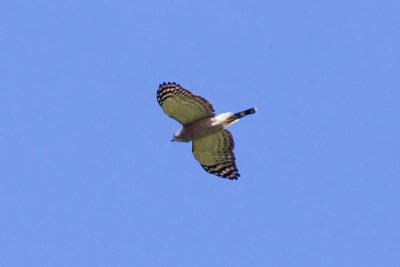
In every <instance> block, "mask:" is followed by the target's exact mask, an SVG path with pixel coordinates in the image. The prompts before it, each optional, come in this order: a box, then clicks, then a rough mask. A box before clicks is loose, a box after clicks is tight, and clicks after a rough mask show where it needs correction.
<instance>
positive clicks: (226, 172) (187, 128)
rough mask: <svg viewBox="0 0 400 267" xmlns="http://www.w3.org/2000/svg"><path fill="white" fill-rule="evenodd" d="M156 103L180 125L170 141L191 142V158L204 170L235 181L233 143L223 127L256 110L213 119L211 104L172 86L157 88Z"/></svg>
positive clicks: (174, 85) (236, 172) (237, 175)
mask: <svg viewBox="0 0 400 267" xmlns="http://www.w3.org/2000/svg"><path fill="white" fill-rule="evenodd" d="M157 101H158V103H159V104H160V106H161V108H162V109H163V110H164V112H165V113H166V114H167V115H168V116H169V117H171V118H173V119H175V120H177V121H178V122H179V123H181V124H182V128H181V129H180V130H178V131H176V132H175V133H174V135H173V137H172V140H171V141H177V142H190V141H192V153H193V156H194V157H195V158H196V160H197V161H198V162H199V163H200V165H201V166H202V167H203V169H204V170H206V171H207V172H209V173H211V174H215V175H217V176H219V177H222V178H228V179H231V180H237V179H238V177H239V176H240V174H239V172H238V169H237V168H236V163H235V154H234V153H233V148H234V146H235V143H234V141H233V137H232V134H231V133H230V132H229V131H228V130H226V129H225V127H227V126H229V125H231V124H232V123H235V122H237V121H238V120H239V119H240V118H242V117H244V116H247V115H250V114H253V113H255V112H256V111H257V108H250V109H247V110H245V111H242V112H238V113H232V112H226V113H222V114H219V115H218V116H215V114H214V107H213V106H212V105H211V103H210V102H208V101H207V100H206V99H204V98H203V97H201V96H196V95H194V94H193V93H192V92H190V91H189V90H186V89H185V88H183V87H181V86H180V85H179V84H177V83H171V82H168V83H165V82H164V83H162V84H160V86H159V89H158V91H157Z"/></svg>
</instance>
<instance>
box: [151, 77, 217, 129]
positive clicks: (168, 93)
mask: <svg viewBox="0 0 400 267" xmlns="http://www.w3.org/2000/svg"><path fill="white" fill-rule="evenodd" d="M157 101H158V103H159V104H160V106H161V107H162V109H163V110H164V112H165V113H166V114H167V115H168V116H170V117H171V118H173V119H175V120H177V121H179V122H180V123H181V124H182V125H185V124H187V123H191V122H195V121H197V120H199V119H202V118H207V117H213V116H215V114H214V108H213V106H212V105H211V103H210V102H208V101H207V100H206V99H204V98H202V97H201V96H196V95H194V94H193V93H192V92H190V91H189V90H186V89H185V88H182V87H181V86H180V85H179V84H176V83H163V84H160V87H159V89H158V91H157Z"/></svg>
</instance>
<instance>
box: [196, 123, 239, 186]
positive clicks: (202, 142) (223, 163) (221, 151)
mask: <svg viewBox="0 0 400 267" xmlns="http://www.w3.org/2000/svg"><path fill="white" fill-rule="evenodd" d="M234 146H235V143H234V142H233V137H232V134H231V133H230V132H229V131H228V130H222V131H220V132H218V133H216V134H213V135H210V136H207V137H204V138H201V139H197V140H195V141H193V146H192V152H193V156H194V157H195V158H196V159H197V161H198V162H199V163H200V164H201V166H202V167H203V169H204V170H206V171H207V172H209V173H212V174H215V175H217V176H220V177H223V178H228V179H232V180H233V179H235V180H236V179H237V178H238V177H239V176H240V175H239V173H238V169H237V168H236V164H235V154H234V153H233V148H234Z"/></svg>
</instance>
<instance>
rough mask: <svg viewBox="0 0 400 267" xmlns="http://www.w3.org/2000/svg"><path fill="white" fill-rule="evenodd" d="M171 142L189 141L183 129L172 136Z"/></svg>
mask: <svg viewBox="0 0 400 267" xmlns="http://www.w3.org/2000/svg"><path fill="white" fill-rule="evenodd" d="M171 142H187V140H186V138H185V136H184V134H183V131H182V129H180V130H178V131H176V132H175V133H174V135H173V136H172V140H171Z"/></svg>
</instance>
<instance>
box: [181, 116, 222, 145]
mask: <svg viewBox="0 0 400 267" xmlns="http://www.w3.org/2000/svg"><path fill="white" fill-rule="evenodd" d="M211 123H212V120H211V119H210V118H208V119H204V120H200V121H197V122H194V123H191V124H187V125H185V126H184V127H183V129H184V132H185V136H186V138H187V139H188V140H189V141H193V140H196V139H200V138H203V137H206V136H209V135H212V134H216V133H218V132H219V131H221V130H222V129H223V128H224V127H223V126H222V125H212V124H211Z"/></svg>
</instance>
